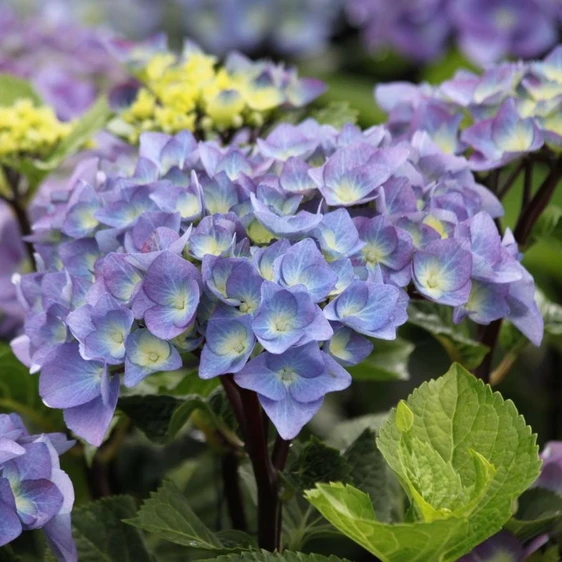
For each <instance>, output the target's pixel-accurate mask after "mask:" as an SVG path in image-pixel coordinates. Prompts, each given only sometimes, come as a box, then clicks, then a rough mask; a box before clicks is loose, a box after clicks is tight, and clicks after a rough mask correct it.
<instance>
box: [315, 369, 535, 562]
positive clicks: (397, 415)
mask: <svg viewBox="0 0 562 562" xmlns="http://www.w3.org/2000/svg"><path fill="white" fill-rule="evenodd" d="M377 445H378V447H379V450H380V452H381V453H382V455H383V456H384V458H385V460H386V461H387V463H388V464H389V466H390V468H391V469H392V470H393V472H394V473H395V474H396V475H397V477H398V479H399V481H400V483H401V484H402V487H403V488H404V490H405V491H406V493H407V494H408V496H409V498H410V501H411V504H412V507H411V509H410V511H409V513H408V515H409V518H410V519H411V522H408V523H399V524H386V523H384V522H381V521H380V520H379V519H378V518H377V516H376V514H375V511H374V509H373V505H372V503H371V499H370V498H369V496H368V495H366V494H364V493H363V492H361V491H360V490H357V489H356V488H353V487H351V486H344V485H342V484H339V483H338V484H331V485H326V484H317V485H316V488H315V489H314V490H308V491H307V492H306V493H305V495H306V497H307V498H308V499H309V501H310V502H311V503H312V504H313V505H314V506H315V507H316V508H317V509H318V510H319V511H320V512H321V513H322V514H323V515H324V516H325V517H326V518H327V519H328V520H329V521H330V522H331V523H332V524H333V525H334V526H335V527H337V528H338V529H339V530H340V531H342V532H343V533H344V534H346V535H347V536H349V537H351V538H352V539H353V540H355V541H356V542H358V543H359V544H361V545H362V546H363V547H365V548H366V549H367V550H369V551H370V552H372V553H373V554H375V555H376V556H378V557H379V558H381V560H383V562H401V561H404V562H405V561H407V560H408V561H409V560H411V561H415V560H419V561H420V562H421V561H425V560H439V561H440V562H453V561H455V560H457V559H458V558H459V557H460V556H462V555H463V554H466V553H467V552H469V551H470V550H471V549H472V548H473V547H474V546H476V545H477V544H479V543H481V542H483V541H484V540H485V539H486V538H488V537H489V536H491V535H493V534H494V533H496V532H497V531H499V530H500V529H501V528H502V526H503V525H504V524H505V523H506V522H507V521H508V520H509V518H510V516H511V506H512V503H513V501H514V500H515V499H516V498H517V497H518V496H520V495H521V493H522V492H523V491H524V490H525V489H527V488H528V487H529V486H530V485H531V484H532V482H533V481H534V480H535V479H536V477H537V476H538V474H539V470H540V460H539V457H538V449H537V446H536V436H535V435H533V434H532V433H531V429H530V428H529V427H528V426H526V425H525V422H524V420H523V418H522V417H521V416H519V415H518V413H517V410H516V409H515V406H514V405H513V403H512V402H511V401H509V400H508V401H504V400H503V398H502V397H501V396H500V394H498V393H497V392H496V393H493V392H492V390H491V388H490V387H489V386H487V385H484V383H483V382H482V381H480V380H478V379H476V378H475V377H474V376H472V375H471V374H470V373H468V372H467V371H466V370H464V369H463V368H462V367H461V366H460V365H453V366H452V367H451V369H449V371H448V373H447V374H446V375H444V376H443V377H441V378H439V379H437V380H434V381H431V382H429V383H424V384H422V385H421V386H420V387H419V388H418V389H416V390H415V391H414V392H413V394H412V395H411V396H410V397H409V398H408V400H407V402H406V404H405V405H402V406H401V407H400V411H398V410H396V409H395V410H392V411H391V412H390V414H389V416H388V419H387V420H386V421H385V423H384V424H383V425H382V427H381V428H380V432H379V438H378V440H377Z"/></svg>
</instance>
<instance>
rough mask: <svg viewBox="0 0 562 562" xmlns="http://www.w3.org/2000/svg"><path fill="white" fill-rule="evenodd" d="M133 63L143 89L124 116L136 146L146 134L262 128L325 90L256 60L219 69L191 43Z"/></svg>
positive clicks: (232, 61)
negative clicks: (286, 109) (175, 51)
mask: <svg viewBox="0 0 562 562" xmlns="http://www.w3.org/2000/svg"><path fill="white" fill-rule="evenodd" d="M129 61H130V62H132V61H131V55H129ZM134 63H135V75H136V76H137V77H138V78H139V80H140V83H141V86H140V88H139V89H138V90H137V91H136V93H135V94H134V99H133V101H132V103H130V105H129V107H127V108H126V109H125V110H124V111H123V112H122V113H121V120H122V121H123V122H124V124H125V127H126V128H127V130H128V131H129V132H128V133H127V138H128V140H129V141H130V142H133V143H135V142H137V140H138V137H139V135H140V133H141V132H142V131H162V132H165V133H172V134H173V133H178V132H180V131H186V130H187V131H192V132H194V133H195V134H196V136H198V137H199V138H209V137H212V136H216V135H217V134H219V133H224V132H232V131H235V130H238V129H241V128H243V127H250V128H254V127H261V126H262V125H263V123H264V122H266V121H267V120H268V119H269V118H270V116H271V115H272V114H273V112H274V111H275V110H277V109H278V108H280V107H293V108H294V107H301V106H303V105H305V104H307V103H309V102H310V101H312V100H313V99H314V98H316V97H317V96H319V95H320V94H321V93H322V92H323V91H324V85H323V84H322V83H321V82H319V81H317V80H313V79H306V78H303V79H301V78H299V77H298V76H297V74H296V71H295V70H294V69H285V68H283V67H282V66H279V65H274V64H273V63H269V62H265V61H258V62H252V61H250V60H249V59H247V58H245V57H244V56H243V55H241V54H231V55H230V56H229V57H227V59H226V61H225V63H224V65H218V64H217V59H216V58H215V57H214V56H211V55H208V54H205V53H204V52H203V51H201V50H200V49H199V48H198V47H196V46H195V45H193V44H191V43H186V45H185V47H184V50H183V52H182V54H181V55H180V56H179V57H177V56H175V55H173V54H172V53H171V52H168V51H166V50H162V48H161V46H160V45H158V47H157V48H156V49H155V50H154V52H153V53H152V55H151V56H150V57H148V58H145V59H142V60H141V61H139V60H135V61H134Z"/></svg>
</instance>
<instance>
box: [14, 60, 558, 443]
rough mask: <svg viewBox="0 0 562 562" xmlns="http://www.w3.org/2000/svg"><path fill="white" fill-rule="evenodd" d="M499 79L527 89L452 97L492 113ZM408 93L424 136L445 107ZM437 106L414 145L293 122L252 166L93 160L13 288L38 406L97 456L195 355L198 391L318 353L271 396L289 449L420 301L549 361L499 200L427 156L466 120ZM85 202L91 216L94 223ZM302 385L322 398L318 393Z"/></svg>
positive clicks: (195, 153)
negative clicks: (124, 165) (412, 302)
mask: <svg viewBox="0 0 562 562" xmlns="http://www.w3.org/2000/svg"><path fill="white" fill-rule="evenodd" d="M233 64H234V66H236V65H237V64H243V63H242V62H240V61H238V62H236V61H235V62H233ZM550 67H553V68H557V66H556V63H555V62H554V63H549V68H550ZM549 72H551V73H552V72H553V71H552V69H550V70H549ZM504 74H509V77H510V78H509V79H510V80H511V82H513V81H514V80H515V79H516V73H515V72H514V71H513V70H511V71H510V72H509V73H496V76H495V77H493V76H492V75H490V76H488V77H487V78H486V80H485V81H480V78H479V77H478V76H476V75H474V76H466V77H465V81H466V84H465V85H464V86H462V85H460V84H457V88H456V93H457V95H458V97H462V95H464V96H465V98H466V100H467V101H466V107H467V108H468V109H467V111H472V110H473V109H472V108H473V106H474V105H475V104H476V103H477V101H476V100H477V99H480V98H481V97H482V99H484V101H485V104H486V108H487V110H490V111H492V112H493V111H494V108H497V107H499V106H500V105H501V103H502V102H503V101H504V99H505V96H506V94H505V92H504V90H506V88H507V86H506V79H504V78H505V77H504V76H503V75H504ZM271 79H272V77H271V76H270V75H268V76H266V77H265V79H264V80H265V82H264V84H266V85H267V84H268V83H270V81H271ZM459 80H460V78H457V82H458V81H459ZM479 81H480V82H481V83H479ZM252 87H256V88H258V89H259V88H260V87H262V86H260V85H259V84H255V85H254V86H252ZM463 88H464V89H463ZM399 90H400V89H399ZM403 90H404V91H402V92H400V91H398V92H397V93H396V95H397V96H399V95H404V96H406V97H407V99H408V100H409V102H408V103H410V102H411V103H412V104H413V105H414V106H415V107H413V108H412V107H409V106H408V107H407V108H406V110H404V114H402V109H401V108H399V109H396V108H395V109H396V112H397V113H396V114H397V115H399V117H400V119H402V118H404V115H405V114H408V115H409V117H408V119H410V120H413V121H415V113H416V107H418V105H419V104H422V103H423V101H424V96H426V95H428V96H429V95H431V94H432V93H433V92H432V90H431V89H425V90H423V91H421V92H420V91H416V92H412V91H411V88H410V89H409V88H403ZM452 91H454V88H453V89H452ZM529 91H531V90H529ZM532 91H534V92H535V93H536V90H532ZM408 92H409V93H408ZM461 94H462V95H461ZM295 95H296V94H295ZM408 96H409V97H408ZM387 101H388V100H387ZM401 103H402V102H400V101H398V102H397V104H398V106H400V105H401ZM403 103H406V102H403ZM441 103H443V104H445V105H447V107H446V108H445V107H441V106H440V108H439V111H437V112H435V114H431V112H430V113H429V114H426V115H425V118H426V120H425V121H424V123H425V125H424V126H425V127H426V129H427V130H424V131H418V132H417V133H414V134H413V135H412V136H411V139H410V140H407V138H408V133H407V131H408V128H407V126H406V127H405V128H401V129H400V127H403V126H404V124H403V123H401V124H400V127H398V126H397V127H396V128H394V127H392V126H391V127H386V126H378V127H374V128H372V129H369V130H367V131H361V130H360V129H359V128H358V127H355V126H353V125H348V126H345V127H343V128H342V130H341V131H337V130H336V129H334V128H333V127H330V126H323V125H320V124H318V123H316V122H315V121H313V120H307V121H305V122H303V123H301V124H300V125H296V126H294V125H289V124H285V125H283V126H282V128H281V129H279V130H278V131H277V133H276V134H273V133H272V135H271V136H270V137H268V139H265V141H264V142H259V143H255V144H253V145H252V147H251V149H249V148H247V147H245V146H244V145H243V144H239V143H244V142H245V140H244V138H245V137H243V135H242V136H239V137H237V138H236V140H235V141H234V142H233V143H232V145H227V146H223V145H222V144H221V143H219V142H215V141H212V142H197V141H195V139H194V138H193V135H190V134H187V133H180V134H179V135H176V136H169V135H165V134H156V133H151V134H147V135H143V136H142V137H141V146H140V152H141V155H140V158H139V160H138V162H137V165H136V167H134V172H133V174H132V175H130V174H128V173H124V172H123V173H122V172H121V171H120V165H119V164H117V165H115V164H112V165H108V164H101V163H99V162H97V163H92V164H89V165H88V166H84V167H81V168H80V169H79V170H77V172H76V176H75V177H74V178H73V179H72V185H71V187H70V190H69V192H68V193H66V194H63V195H61V194H60V193H56V194H55V193H54V194H53V195H52V197H51V198H50V199H48V200H47V201H46V203H45V206H44V208H43V211H42V213H43V214H41V213H39V212H38V215H39V218H38V220H37V221H36V223H35V225H34V226H35V227H36V228H35V231H34V234H33V235H32V237H31V240H32V241H33V242H34V244H35V249H36V251H37V255H38V263H39V265H40V271H39V272H38V273H34V274H29V275H25V276H22V277H21V278H18V280H17V294H18V298H19V300H20V302H21V304H22V306H23V307H24V308H25V310H26V314H27V319H26V325H25V334H24V335H23V336H22V337H21V338H18V339H17V340H15V341H14V343H13V349H14V351H15V352H16V353H17V355H18V357H20V358H21V359H22V360H23V361H24V362H25V363H26V364H27V365H28V366H29V367H30V370H31V371H32V372H37V371H40V384H39V390H40V394H41V396H42V398H43V400H44V402H45V403H46V404H48V405H49V406H51V407H55V408H60V409H62V410H63V411H64V418H65V420H66V423H67V425H68V427H69V429H71V430H72V431H74V432H75V433H76V434H77V435H79V436H80V437H82V438H84V439H86V440H87V441H89V442H90V443H92V444H94V445H100V444H101V443H102V442H103V439H104V437H105V433H106V431H107V429H108V427H109V426H110V423H111V418H112V416H113V414H114V411H115V407H116V403H117V399H118V396H119V387H120V384H121V382H124V384H125V386H128V387H133V386H135V385H136V384H138V383H139V382H141V381H142V380H143V379H144V378H145V377H147V376H149V375H151V374H153V373H157V372H159V371H176V370H179V369H180V368H181V367H182V355H183V356H184V357H185V355H184V354H187V353H189V352H193V354H194V355H196V356H200V368H199V374H200V376H201V377H203V378H211V377H215V376H221V375H225V374H228V373H234V374H240V373H245V372H246V371H245V369H246V368H247V366H248V365H251V364H253V365H258V366H259V365H261V364H262V363H263V362H264V361H266V359H267V362H268V364H269V363H271V365H270V367H271V368H270V367H268V369H269V371H267V372H268V373H269V372H270V371H272V372H273V371H275V369H277V367H275V365H277V364H276V363H275V361H277V360H276V359H274V356H278V357H283V358H284V359H283V360H289V359H291V358H296V357H297V356H298V357H301V355H302V354H304V355H303V357H308V358H309V359H310V361H311V363H310V364H309V366H310V368H311V369H314V370H313V371H311V373H312V372H314V373H316V374H315V376H314V377H312V375H310V376H309V375H307V374H306V373H304V371H303V372H302V377H301V375H299V377H300V378H302V379H303V380H300V378H298V379H297V378H295V379H294V380H293V379H291V380H289V379H287V380H285V382H287V383H289V382H291V385H293V383H294V385H293V386H291V385H288V386H286V387H285V386H283V388H288V389H289V390H287V393H288V394H287V393H285V394H284V395H283V396H280V395H275V396H273V395H268V394H267V391H266V390H259V391H258V392H259V393H260V395H261V398H260V400H262V404H263V406H264V409H265V411H266V413H267V414H268V415H269V416H270V417H271V418H272V419H273V420H274V422H275V423H276V425H278V426H279V427H281V428H282V431H283V432H284V435H289V434H291V435H292V434H293V433H294V432H295V431H298V429H300V427H301V426H302V424H304V423H305V422H306V421H308V419H310V417H311V416H312V415H313V414H314V412H315V411H316V410H317V409H318V407H319V406H320V403H321V398H322V396H323V392H324V391H327V389H328V386H329V385H328V386H326V385H324V382H326V384H328V383H327V381H330V380H332V379H333V378H335V380H339V381H340V382H338V383H337V384H343V383H342V382H341V381H342V380H343V379H344V378H346V377H345V376H344V374H343V371H341V367H338V366H337V364H338V363H339V364H341V365H343V366H348V365H353V364H357V363H360V362H361V361H362V360H364V359H365V358H366V357H367V356H368V355H369V353H370V352H371V350H372V348H373V344H374V345H375V346H376V342H372V341H370V339H368V338H375V339H377V338H378V339H394V338H395V337H396V331H397V328H398V327H399V326H401V325H402V324H404V322H406V320H407V309H408V304H409V297H408V293H410V294H412V293H413V294H414V295H415V296H416V297H418V298H426V299H429V300H432V301H435V302H438V303H441V304H442V305H445V306H451V307H454V312H453V315H454V320H455V321H462V320H463V319H465V318H468V319H469V320H472V321H474V322H477V323H482V324H486V323H489V322H491V321H493V320H495V319H497V318H501V317H506V318H508V319H510V320H511V321H512V322H513V323H514V324H515V326H517V327H518V328H519V329H520V330H521V331H522V332H523V333H524V334H525V335H527V337H528V338H529V339H531V341H533V342H534V343H539V342H540V339H541V337H542V331H543V325H542V319H541V317H540V313H539V310H538V306H537V303H536V301H535V289H534V283H533V280H532V278H531V276H530V275H529V273H528V272H527V271H526V270H525V269H524V267H523V266H522V265H521V263H520V257H521V256H520V254H519V253H518V250H517V246H516V244H515V243H514V241H513V237H512V236H511V234H510V233H506V235H505V236H504V239H503V240H502V239H501V238H500V235H499V233H498V231H497V228H496V225H495V223H494V221H493V219H494V218H495V217H498V216H500V215H501V213H502V211H503V209H502V207H501V204H500V202H499V200H498V199H497V198H496V197H495V196H494V195H493V194H492V193H491V192H490V191H489V190H488V189H487V188H486V187H484V186H482V185H480V184H478V182H477V181H476V179H475V177H474V175H473V173H472V172H471V169H470V164H469V162H468V161H467V160H466V159H465V158H463V157H462V156H460V155H455V154H451V153H448V154H447V153H444V152H443V151H442V150H441V149H440V148H439V146H438V145H437V144H436V142H434V140H433V139H432V136H431V135H439V134H440V133H439V130H440V127H444V129H443V131H442V132H443V135H444V138H447V139H449V140H451V139H450V132H451V130H452V129H451V123H450V122H449V121H448V120H447V118H446V115H445V113H444V112H446V111H448V110H449V108H450V106H449V104H454V103H456V102H452V101H447V100H446V99H442V100H441ZM406 105H407V104H406ZM398 106H396V107H398ZM441 110H443V111H441ZM453 113H454V112H453ZM474 115H476V114H474ZM421 117H423V115H422V114H421V113H420V118H421ZM486 118H488V117H486ZM475 119H477V117H475ZM419 122H420V123H421V122H422V121H419ZM461 128H462V124H461ZM395 129H396V130H398V129H400V130H399V132H396V130H395ZM291 139H293V141H295V144H294V145H292V144H291ZM459 146H460V144H459ZM457 148H458V147H457ZM291 151H292V152H291ZM322 162H324V164H322ZM132 168H133V166H131V169H132ZM100 171H101V172H102V173H99V172H100ZM81 180H82V181H81ZM350 186H351V187H350ZM82 204H84V205H86V206H89V205H93V206H92V209H94V207H95V209H94V210H93V213H94V216H93V219H92V220H91V221H90V222H88V221H87V220H86V219H87V218H88V217H87V214H86V211H84V210H83V209H82V207H80V205H82ZM88 208H89V207H88ZM81 209H82V210H81ZM67 219H68V220H67ZM94 219H95V220H94ZM406 289H407V290H406ZM303 348H304V349H303ZM314 350H315V351H314ZM320 350H322V351H320ZM319 354H321V355H319ZM319 357H320V359H319ZM256 361H257V363H254V362H256ZM299 361H300V360H299ZM260 362H262V363H260ZM303 364H305V363H303ZM307 364H308V363H307ZM279 365H281V364H279ZM299 365H300V363H299ZM334 365H335V366H334ZM286 367H287V369H289V367H288V366H287V365H286ZM282 368H284V367H282V366H279V369H282ZM295 368H296V367H295ZM299 369H300V367H299ZM295 372H296V371H295ZM299 372H300V371H299ZM326 373H328V374H329V375H330V376H328V375H327V374H326ZM178 376H179V375H178ZM237 376H238V375H237ZM240 376H241V377H242V375H240ZM268 376H269V375H268ZM272 376H273V375H272ZM307 376H308V378H309V379H311V380H312V379H313V378H314V379H315V380H316V378H318V382H319V383H320V381H324V382H322V384H319V387H318V388H320V389H324V390H323V391H322V393H320V394H318V393H316V394H313V393H312V390H311V388H312V383H310V384H308V383H306V380H307ZM330 377H331V378H330ZM266 378H267V377H266ZM289 378H291V377H289ZM240 380H243V377H242V378H240ZM264 380H266V379H264ZM268 380H269V379H268ZM276 380H278V378H276V377H273V378H272V379H271V380H270V382H272V381H273V382H275V381H276ZM346 380H347V379H346ZM295 381H296V382H295ZM297 383H298V384H297ZM305 383H306V384H305ZM252 384H253V383H252ZM264 384H265V383H264ZM314 384H316V383H314ZM290 388H293V390H294V392H293V391H290ZM330 388H331V387H330ZM304 389H307V390H306V393H305V390H304ZM301 391H302V392H301ZM291 419H292V420H294V423H293V422H291V423H293V425H290V424H289V421H290V420H291ZM288 420H289V421H288ZM299 420H300V421H299Z"/></svg>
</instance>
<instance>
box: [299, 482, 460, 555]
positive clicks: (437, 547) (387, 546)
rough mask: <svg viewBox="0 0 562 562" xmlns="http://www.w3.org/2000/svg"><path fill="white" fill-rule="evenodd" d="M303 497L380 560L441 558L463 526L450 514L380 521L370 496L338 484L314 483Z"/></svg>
mask: <svg viewBox="0 0 562 562" xmlns="http://www.w3.org/2000/svg"><path fill="white" fill-rule="evenodd" d="M305 496H306V498H307V499H308V501H310V503H312V505H313V506H314V507H316V509H318V511H320V513H322V515H324V517H326V519H328V521H330V522H331V523H332V525H334V526H335V527H336V528H337V529H339V530H340V531H341V532H342V533H343V534H344V535H346V536H348V537H349V538H351V539H352V540H354V541H355V542H356V543H358V544H360V545H361V546H362V547H363V548H365V549H366V550H368V551H369V552H371V553H372V554H374V555H375V556H377V557H378V558H380V559H381V560H382V561H383V562H386V561H392V562H428V561H429V560H432V561H433V560H441V558H440V556H441V553H442V552H443V550H444V549H445V548H446V547H447V545H448V544H449V542H450V541H451V540H454V538H455V537H457V536H459V535H460V534H461V533H462V530H463V528H464V525H465V523H464V521H463V520H462V519H457V518H453V517H451V518H449V519H442V520H438V521H433V522H431V523H426V522H416V523H397V524H394V525H389V524H387V523H383V522H379V521H377V519H376V517H375V513H374V511H373V506H372V504H371V499H370V498H369V496H368V495H367V494H365V493H363V492H361V491H360V490H358V489H357V488H354V487H353V486H349V485H347V486H346V485H344V484H341V483H335V484H317V485H316V488H315V489H314V490H307V491H306V492H305ZM451 560H452V559H451Z"/></svg>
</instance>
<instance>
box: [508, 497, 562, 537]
mask: <svg viewBox="0 0 562 562" xmlns="http://www.w3.org/2000/svg"><path fill="white" fill-rule="evenodd" d="M517 503H518V507H517V513H516V514H515V515H514V516H513V517H512V518H511V520H510V521H508V522H507V523H506V525H505V527H504V529H507V530H508V531H510V532H511V533H513V534H514V535H516V536H517V537H518V538H519V539H520V540H522V541H526V540H529V539H532V538H534V537H537V536H539V535H542V534H544V533H550V532H552V531H554V530H556V531H560V529H561V527H562V497H560V496H559V495H558V494H556V493H554V492H552V491H550V490H546V489H544V488H531V489H530V490H527V491H526V492H524V493H523V495H522V496H521V497H520V498H519V500H518V502H517Z"/></svg>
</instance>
